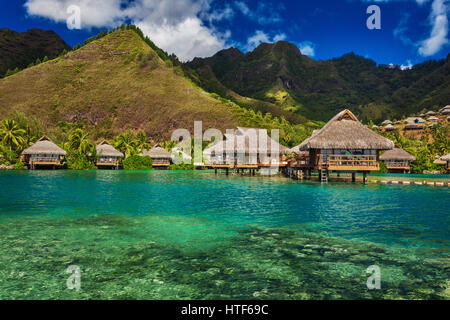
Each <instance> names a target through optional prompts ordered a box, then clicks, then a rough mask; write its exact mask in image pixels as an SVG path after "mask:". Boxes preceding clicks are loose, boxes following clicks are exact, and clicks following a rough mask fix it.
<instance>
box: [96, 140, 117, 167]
mask: <svg viewBox="0 0 450 320" xmlns="http://www.w3.org/2000/svg"><path fill="white" fill-rule="evenodd" d="M96 150H97V160H96V161H95V165H96V166H97V167H99V168H114V169H116V170H117V169H119V159H121V158H124V154H123V153H122V152H120V151H118V150H116V149H115V148H114V147H113V146H112V145H110V144H109V143H108V142H106V141H102V142H100V143H99V144H98V145H97V146H96Z"/></svg>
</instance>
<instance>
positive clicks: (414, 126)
mask: <svg viewBox="0 0 450 320" xmlns="http://www.w3.org/2000/svg"><path fill="white" fill-rule="evenodd" d="M405 129H423V125H422V124H416V123H414V122H408V123H407V124H406V125H405Z"/></svg>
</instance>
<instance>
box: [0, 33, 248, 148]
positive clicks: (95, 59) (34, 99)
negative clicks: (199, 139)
mask: <svg viewBox="0 0 450 320" xmlns="http://www.w3.org/2000/svg"><path fill="white" fill-rule="evenodd" d="M17 113H20V114H24V115H25V116H26V117H28V118H34V119H37V121H38V122H39V123H40V124H41V127H42V128H43V129H42V131H43V133H46V134H48V135H50V136H51V137H52V138H53V139H55V140H56V141H63V140H64V137H63V136H62V135H63V134H64V133H65V132H66V129H67V128H70V127H71V126H83V127H85V128H86V129H87V130H89V131H90V132H91V137H92V138H93V139H94V140H99V139H103V138H106V139H110V138H112V137H113V136H114V135H117V134H120V133H122V132H124V131H126V130H134V131H138V130H142V131H145V132H146V133H147V135H148V136H151V137H153V138H155V139H158V138H165V139H170V135H171V133H172V131H173V130H174V129H177V128H186V129H189V130H191V129H192V128H193V126H194V121H195V120H203V126H204V128H205V129H206V128H208V127H214V128H218V129H226V128H233V127H235V126H236V125H238V124H239V121H238V115H237V114H236V113H235V112H234V109H233V108H232V107H230V106H229V105H228V104H227V103H226V102H222V101H219V100H217V99H215V98H214V97H212V96H211V95H210V94H208V93H206V92H205V91H204V90H203V89H201V88H199V87H197V86H195V85H193V84H192V82H191V81H190V80H189V79H188V78H186V77H184V76H183V73H182V70H181V69H180V68H179V67H178V68H177V67H173V66H172V64H171V61H169V60H167V61H164V60H163V59H161V58H160V57H159V55H158V54H157V53H156V52H155V50H153V49H152V48H151V47H150V46H149V45H148V44H147V43H146V42H145V41H144V40H143V39H142V38H141V37H140V36H139V35H138V33H136V32H135V31H133V30H119V31H115V32H113V33H110V34H107V35H106V36H104V37H102V38H100V39H97V40H94V41H92V42H89V43H88V44H86V45H85V46H83V47H81V48H80V49H78V50H75V51H71V52H69V53H67V54H66V55H64V56H61V57H58V58H56V59H54V60H50V61H47V62H45V63H41V64H39V65H36V66H33V67H30V68H27V69H25V70H23V71H21V72H19V73H17V74H14V75H12V76H9V77H6V78H3V79H0V120H1V119H6V118H14V117H15V115H16V114H17Z"/></svg>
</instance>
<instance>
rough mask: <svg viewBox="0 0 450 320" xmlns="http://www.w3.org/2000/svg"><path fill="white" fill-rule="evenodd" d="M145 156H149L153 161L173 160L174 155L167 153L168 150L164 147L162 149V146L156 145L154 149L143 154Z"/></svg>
mask: <svg viewBox="0 0 450 320" xmlns="http://www.w3.org/2000/svg"><path fill="white" fill-rule="evenodd" d="M143 155H144V156H149V157H150V158H152V159H158V158H160V159H171V158H172V154H171V153H170V152H169V151H167V150H166V149H164V148H163V147H161V145H160V144H156V145H155V146H154V147H153V148H151V149H150V150H147V151H145V152H144V153H143Z"/></svg>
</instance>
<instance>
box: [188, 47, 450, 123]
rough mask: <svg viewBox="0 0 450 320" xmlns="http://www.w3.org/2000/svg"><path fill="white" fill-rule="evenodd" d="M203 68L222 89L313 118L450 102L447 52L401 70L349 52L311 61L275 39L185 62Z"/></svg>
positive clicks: (368, 115)
mask: <svg viewBox="0 0 450 320" xmlns="http://www.w3.org/2000/svg"><path fill="white" fill-rule="evenodd" d="M205 66H209V67H210V68H211V71H212V73H213V74H214V76H215V78H216V79H217V81H218V82H219V83H220V84H221V85H222V86H223V87H225V88H229V89H230V90H232V91H235V92H237V93H238V94H240V95H242V96H247V97H251V98H254V99H258V100H262V101H266V102H271V103H274V104H276V105H278V106H279V107H280V108H281V109H283V110H287V111H291V112H294V113H297V114H300V115H303V116H305V117H307V118H309V119H314V120H326V119H328V118H330V117H331V116H332V115H333V114H335V113H336V112H337V111H339V110H341V109H342V108H346V107H348V108H352V109H353V110H355V112H356V113H357V114H358V116H359V117H360V118H361V119H362V120H369V119H372V120H376V121H377V120H381V119H383V118H385V117H391V118H395V117H401V116H404V115H407V114H412V113H416V112H419V111H420V110H423V109H438V108H439V107H440V106H442V105H445V104H448V101H449V100H450V76H449V74H450V73H449V69H450V54H449V55H448V56H447V58H446V59H442V60H438V61H435V60H429V61H426V62H423V63H421V64H417V65H415V66H413V67H412V68H411V69H410V70H409V69H407V70H401V69H400V67H398V66H387V65H382V64H380V65H377V63H376V62H375V61H373V60H371V59H368V58H365V57H362V56H358V55H356V54H355V53H354V52H350V53H347V54H344V55H343V56H341V57H338V58H333V59H330V60H317V61H316V60H314V59H312V58H310V57H308V56H306V55H303V54H302V53H301V51H300V49H298V48H297V47H296V46H295V45H294V44H292V43H289V42H286V41H279V42H276V43H272V44H270V43H263V44H260V45H259V46H258V47H257V48H255V49H254V50H253V51H250V52H248V53H246V54H244V53H242V52H240V51H239V50H238V49H236V48H228V49H224V50H221V51H219V52H218V53H216V54H215V55H213V56H211V57H208V58H195V59H194V60H192V61H190V62H187V63H186V64H185V67H186V68H187V69H192V70H194V71H199V70H201V69H204V68H205ZM206 80H208V79H206ZM204 82H206V81H204Z"/></svg>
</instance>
